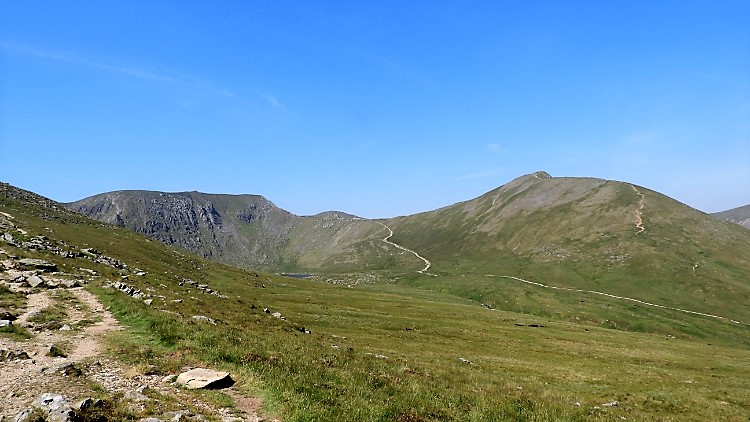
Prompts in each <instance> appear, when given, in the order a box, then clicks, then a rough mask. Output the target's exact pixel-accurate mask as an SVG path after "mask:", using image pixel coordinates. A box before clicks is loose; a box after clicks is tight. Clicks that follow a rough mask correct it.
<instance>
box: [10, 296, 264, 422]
mask: <svg viewBox="0 0 750 422" xmlns="http://www.w3.org/2000/svg"><path fill="white" fill-rule="evenodd" d="M45 308H58V309H60V308H62V309H64V310H65V314H66V317H65V319H64V321H60V322H61V323H64V324H66V325H67V326H68V327H71V328H72V329H70V330H67V329H65V330H60V329H54V330H50V329H40V328H39V327H38V326H37V327H36V328H35V325H36V324H35V323H34V322H33V321H31V320H30V319H32V317H33V316H34V315H36V314H38V313H39V312H40V311H42V310H44V309H45ZM91 321H94V322H93V323H91ZM81 322H83V324H79V323H81ZM14 324H15V325H18V326H20V327H27V328H28V329H30V330H31V332H32V333H33V336H32V338H30V339H28V340H16V339H13V338H9V337H4V336H0V351H10V352H13V353H15V354H19V353H21V354H25V357H21V358H11V359H7V360H5V361H0V420H4V419H3V416H4V417H6V418H14V417H15V416H16V415H17V414H18V413H19V412H20V411H21V410H23V409H25V408H27V407H28V406H29V404H30V403H31V401H32V400H33V399H34V398H35V397H37V396H38V395H40V394H42V393H55V394H61V395H63V397H65V398H66V399H67V400H68V401H69V402H70V403H71V404H74V403H75V402H76V401H77V400H81V399H83V398H86V397H90V395H91V386H92V384H91V383H96V384H98V385H99V386H101V388H103V389H104V390H105V391H107V392H108V393H111V394H114V393H123V394H124V395H125V397H126V398H127V397H129V395H130V397H134V396H139V395H140V396H142V397H145V396H143V395H142V394H140V392H139V391H141V390H142V389H143V388H150V389H154V390H155V391H158V392H159V393H161V394H164V395H168V396H170V397H172V399H173V400H176V402H177V403H188V402H189V403H191V404H192V405H193V406H195V407H196V408H198V409H201V411H202V412H206V413H205V414H212V415H215V416H219V418H220V420H237V421H239V420H242V421H243V422H258V421H260V420H261V419H260V418H259V416H258V413H257V412H258V410H259V408H260V407H261V401H260V399H257V398H255V399H254V398H248V397H245V396H243V395H241V394H240V393H238V392H236V391H233V390H228V391H227V394H229V395H230V396H231V397H232V398H233V399H234V400H235V402H236V407H237V408H238V409H239V410H241V411H242V416H241V417H240V418H237V417H236V416H235V415H234V413H233V412H232V411H231V410H230V409H224V408H222V409H218V408H216V407H215V406H212V405H209V404H207V403H203V402H201V401H199V400H197V399H196V398H195V396H192V395H188V394H187V393H186V392H184V391H182V390H180V389H178V388H176V387H175V386H172V385H170V384H165V383H163V382H162V378H163V375H141V374H139V373H137V372H134V371H133V370H132V368H131V369H129V368H127V367H126V366H124V365H123V364H122V363H120V362H117V361H115V360H114V359H112V358H110V357H108V356H106V355H104V354H103V351H104V347H103V344H102V337H103V336H104V335H105V334H107V333H110V332H113V331H117V330H120V329H122V327H121V326H120V324H119V323H118V322H117V320H116V319H115V318H114V316H113V315H112V314H111V313H110V312H108V311H107V310H106V309H105V308H104V306H103V305H102V304H101V303H100V302H99V300H98V299H97V298H96V296H94V295H93V294H92V293H90V292H89V291H87V290H85V289H84V288H72V289H57V290H42V291H38V292H34V293H31V294H28V295H27V306H26V308H25V310H24V313H23V314H21V315H20V316H19V318H18V319H17V320H16V321H14ZM52 345H57V346H58V347H61V348H62V350H64V351H65V353H64V354H65V356H50V353H49V352H50V347H51V346H52ZM76 370H79V371H82V372H81V373H75V371H76ZM71 371H74V372H72V373H71ZM142 400H143V399H134V402H133V403H132V405H133V406H136V408H140V407H144V406H145V405H144V404H143V401H142ZM146 400H150V399H146ZM144 408H145V407H144ZM10 420H12V419H10ZM191 420H192V419H191Z"/></svg>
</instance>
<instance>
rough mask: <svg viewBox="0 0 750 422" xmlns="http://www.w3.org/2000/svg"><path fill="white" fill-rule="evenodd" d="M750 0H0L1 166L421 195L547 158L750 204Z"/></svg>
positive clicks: (13, 176) (57, 195)
mask: <svg viewBox="0 0 750 422" xmlns="http://www.w3.org/2000/svg"><path fill="white" fill-rule="evenodd" d="M748 21H750V4H749V3H747V2H742V1H718V2H708V1H706V2H702V1H698V2H690V4H685V2H678V1H664V2H659V3H658V4H655V3H646V2H642V3H641V2H629V3H625V2H620V3H618V2H610V3H607V4H594V3H591V2H585V1H571V2H566V3H564V4H563V3H558V2H540V3H538V4H534V5H529V4H526V3H523V2H490V1H467V2H453V3H452V2H443V3H433V2H431V3H426V2H413V3H409V4H404V3H403V2H395V1H394V2H390V1H385V2H380V3H378V4H341V3H339V2H325V1H323V2H316V3H315V4H305V3H302V2H296V3H294V2H291V3H284V4H281V3H278V2H262V1H259V2H253V3H252V4H244V3H236V4H222V5H217V4H215V3H210V2H191V3H190V4H184V3H182V2H164V3H163V4H158V5H157V4H152V3H151V2H145V1H133V2H129V3H128V4H120V3H117V2H80V3H73V4H67V3H63V2H59V3H58V2H36V1H29V2H23V3H4V4H2V5H0V92H2V95H0V160H1V161H0V163H2V164H0V180H4V181H7V182H9V183H12V184H14V185H17V186H19V187H22V188H25V189H29V190H32V191H34V192H37V193H40V194H42V195H45V196H48V197H51V198H52V199H55V200H58V201H62V202H69V201H74V200H78V199H82V198H84V197H87V196H90V195H94V194H97V193H102V192H107V191H113V190H121V189H143V190H157V191H170V192H179V191H192V190H197V191H202V192H208V193H230V194H242V193H248V194H259V195H263V196H265V197H267V198H268V199H270V200H271V201H273V202H274V203H276V204H277V205H278V206H280V207H282V208H284V209H287V210H289V211H291V212H294V213H295V214H300V215H309V214H315V213H317V212H321V211H326V210H331V209H336V210H341V211H346V212H349V213H352V214H357V215H360V216H363V217H370V218H376V217H389V216H395V215H406V214H413V213H416V212H422V211H428V210H432V209H436V208H439V207H442V206H446V205H450V204H452V203H455V202H459V201H463V200H468V199H471V198H474V197H476V196H479V195H481V194H483V193H485V192H487V191H489V190H492V189H494V188H496V187H498V186H500V185H502V184H504V183H506V182H508V181H510V180H512V179H513V178H515V177H518V176H521V175H524V174H529V173H532V172H534V171H537V170H544V171H547V172H549V173H550V174H552V175H553V176H571V177H572V176H584V177H599V178H605V179H610V180H619V181H625V182H629V183H634V184H637V185H640V186H644V187H647V188H650V189H653V190H656V191H659V192H661V193H664V194H666V195H668V196H671V197H673V198H675V199H677V200H679V201H682V202H684V203H687V204H688V205H690V206H692V207H694V208H697V209H700V210H702V211H706V212H716V211H722V210H726V209H730V208H735V207H739V206H743V205H747V204H750V123H749V122H750V26H749V25H747V22H748Z"/></svg>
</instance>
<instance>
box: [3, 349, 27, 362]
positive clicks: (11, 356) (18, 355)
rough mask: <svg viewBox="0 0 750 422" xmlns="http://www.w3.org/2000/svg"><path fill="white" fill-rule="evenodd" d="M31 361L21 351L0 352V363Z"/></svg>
mask: <svg viewBox="0 0 750 422" xmlns="http://www.w3.org/2000/svg"><path fill="white" fill-rule="evenodd" d="M26 359H31V358H30V357H29V354H28V353H26V352H24V351H23V350H0V362H5V361H7V360H26Z"/></svg>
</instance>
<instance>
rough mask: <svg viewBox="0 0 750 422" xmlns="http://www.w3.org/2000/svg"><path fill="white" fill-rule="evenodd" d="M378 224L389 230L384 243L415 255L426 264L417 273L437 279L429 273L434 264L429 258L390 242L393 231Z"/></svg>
mask: <svg viewBox="0 0 750 422" xmlns="http://www.w3.org/2000/svg"><path fill="white" fill-rule="evenodd" d="M378 224H380V225H381V226H383V227H385V229H386V230H388V236H386V237H384V238H383V242H385V243H387V244H389V245H392V246H395V247H396V248H398V249H401V250H402V251H406V252H409V253H412V254H414V256H416V257H417V258H419V259H421V260H422V261H423V262H424V264H425V265H424V268H422V269H421V270H419V271H417V272H418V273H420V274H426V275H430V276H433V277H435V275H434V274H430V273H428V272H427V270H429V269H430V267H431V266H432V263H431V262H430V261H429V260H428V259H427V258H425V257H423V256H422V255H420V254H418V253H416V252H414V251H413V250H411V249H409V248H405V247H403V246H401V245H399V244H398V243H393V242H391V241H390V240H388V239H390V238H391V237H393V230H391V228H390V227H388V226H386V225H385V224H383V223H381V222H378Z"/></svg>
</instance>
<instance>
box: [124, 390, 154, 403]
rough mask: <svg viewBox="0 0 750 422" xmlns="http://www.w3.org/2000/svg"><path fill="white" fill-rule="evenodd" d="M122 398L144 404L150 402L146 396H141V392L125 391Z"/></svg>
mask: <svg viewBox="0 0 750 422" xmlns="http://www.w3.org/2000/svg"><path fill="white" fill-rule="evenodd" d="M124 397H125V398H126V399H128V400H132V401H135V402H145V401H149V400H151V399H150V398H148V396H147V395H145V394H143V392H141V391H137V390H136V391H132V390H131V391H126V392H125V396H124Z"/></svg>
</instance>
